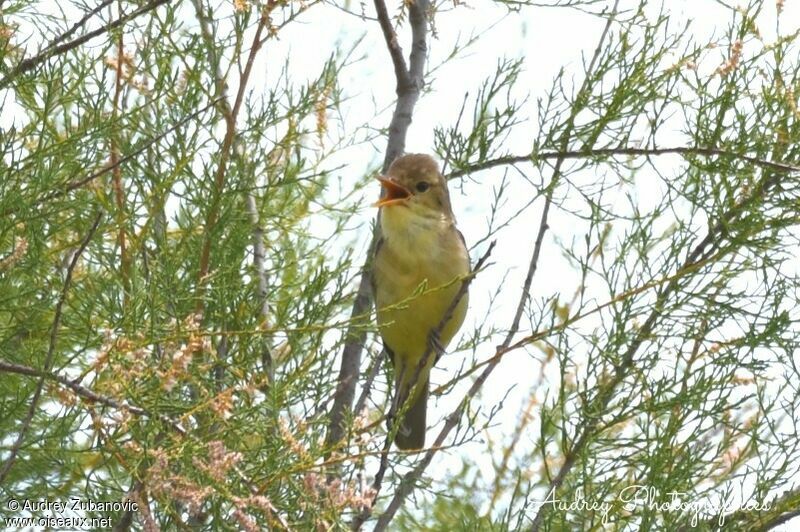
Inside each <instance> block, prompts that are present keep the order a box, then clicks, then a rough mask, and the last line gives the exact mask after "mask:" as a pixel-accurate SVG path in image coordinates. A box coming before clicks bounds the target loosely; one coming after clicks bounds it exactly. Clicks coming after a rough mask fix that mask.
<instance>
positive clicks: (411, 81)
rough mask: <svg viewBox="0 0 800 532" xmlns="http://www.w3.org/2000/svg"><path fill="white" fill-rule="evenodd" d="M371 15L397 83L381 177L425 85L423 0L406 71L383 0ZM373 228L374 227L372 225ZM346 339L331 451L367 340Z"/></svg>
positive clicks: (359, 305)
mask: <svg viewBox="0 0 800 532" xmlns="http://www.w3.org/2000/svg"><path fill="white" fill-rule="evenodd" d="M374 3H375V10H376V11H377V13H378V22H379V23H380V26H381V30H382V31H383V36H384V39H385V40H386V45H387V47H388V49H389V56H390V58H391V60H392V64H393V67H394V72H395V77H396V81H397V85H396V92H397V102H396V103H395V108H394V112H393V114H392V120H391V122H390V123H389V138H388V141H387V143H386V155H385V157H384V160H383V171H384V172H386V170H388V169H389V165H391V164H392V161H394V160H395V159H396V158H397V157H398V156H399V155H401V154H402V153H403V150H405V146H406V133H407V132H408V127H409V126H410V125H411V118H412V116H413V114H414V106H415V105H416V103H417V100H418V99H419V94H420V91H421V90H422V87H423V85H424V74H425V55H426V51H427V49H428V48H427V44H426V39H427V31H428V28H427V20H426V11H427V8H428V0H415V1H414V2H412V3H411V4H410V6H409V10H410V20H411V37H412V50H411V54H410V57H409V60H410V65H411V66H410V67H409V66H407V65H406V62H405V60H404V59H403V51H402V49H401V48H400V44H399V43H398V41H397V35H396V34H395V32H394V29H393V27H392V23H391V20H390V19H389V13H388V11H387V9H386V3H385V2H384V0H374ZM376 227H377V225H376ZM376 243H377V229H376V232H374V233H373V235H372V242H371V243H370V245H369V249H368V251H367V257H366V259H365V260H364V264H363V266H362V267H361V277H360V279H359V283H358V291H357V292H356V298H355V300H354V301H353V308H352V309H351V311H350V316H351V318H356V317H360V316H363V315H365V314H367V313H368V312H369V310H370V307H371V305H372V287H371V282H370V276H371V270H372V256H373V254H374V252H375V245H376ZM351 323H352V325H350V326H349V327H348V329H347V331H346V333H345V344H344V348H343V350H342V362H341V366H340V368H339V376H338V377H337V381H336V382H337V384H336V391H335V392H334V397H333V405H332V406H331V411H330V414H329V417H330V420H329V425H328V433H327V436H326V444H327V446H329V447H330V446H333V445H335V444H336V443H338V442H339V441H340V440H341V439H342V438H343V437H344V433H345V431H344V429H345V426H344V423H345V419H346V417H347V416H348V415H349V414H350V413H351V410H352V407H353V400H354V399H355V394H356V384H357V383H358V377H359V374H360V368H361V353H362V352H363V350H364V343H365V342H366V339H367V334H366V331H365V330H364V328H363V326H362V324H360V323H358V320H355V319H354V320H351Z"/></svg>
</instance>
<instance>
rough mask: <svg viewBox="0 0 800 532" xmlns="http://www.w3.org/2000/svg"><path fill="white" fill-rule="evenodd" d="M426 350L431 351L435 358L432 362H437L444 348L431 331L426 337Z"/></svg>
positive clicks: (437, 335)
mask: <svg viewBox="0 0 800 532" xmlns="http://www.w3.org/2000/svg"><path fill="white" fill-rule="evenodd" d="M428 349H430V350H431V353H432V354H433V356H434V357H435V359H434V360H439V357H440V356H442V355H443V354H444V347H443V346H442V342H441V339H440V338H439V333H438V332H437V331H431V333H430V334H429V335H428Z"/></svg>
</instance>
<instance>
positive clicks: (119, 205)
mask: <svg viewBox="0 0 800 532" xmlns="http://www.w3.org/2000/svg"><path fill="white" fill-rule="evenodd" d="M121 10H122V6H121V5H120V11H121ZM123 35H124V33H123V32H122V31H120V32H119V37H118V40H117V68H116V69H115V70H116V72H115V73H116V78H115V80H114V99H113V101H112V118H111V121H112V123H113V124H114V126H113V128H112V130H111V135H110V143H111V157H110V163H111V164H110V165H111V167H112V168H113V169H114V170H113V171H112V173H111V175H112V184H113V188H114V202H115V206H116V209H117V212H116V218H117V225H118V226H119V228H118V233H117V244H118V245H119V258H120V261H119V262H120V277H121V278H122V308H123V310H125V309H127V308H128V299H129V298H130V295H131V261H130V257H129V256H128V249H127V247H128V246H127V238H126V231H125V189H124V187H123V185H122V167H121V166H120V165H119V158H120V155H119V141H118V138H117V135H118V133H119V99H120V96H121V94H122V77H123V63H124V60H125V48H124V44H123Z"/></svg>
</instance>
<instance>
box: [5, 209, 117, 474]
mask: <svg viewBox="0 0 800 532" xmlns="http://www.w3.org/2000/svg"><path fill="white" fill-rule="evenodd" d="M102 219H103V211H99V212H98V213H97V215H96V216H95V218H94V222H93V223H92V226H91V228H89V232H88V233H86V236H85V237H84V239H83V240H82V241H81V244H80V246H79V247H78V250H77V251H76V252H75V253H74V254H73V255H72V260H70V262H69V265H68V266H67V273H66V276H65V277H64V286H62V288H61V294H59V296H58V302H57V303H56V308H55V312H54V316H53V324H52V326H51V328H50V343H49V344H48V346H47V355H46V356H45V359H44V369H43V370H42V375H40V376H39V383H38V384H37V385H36V390H34V392H33V397H32V398H31V404H30V406H29V407H28V414H27V415H26V416H25V419H24V420H23V421H22V426H21V427H20V429H19V433H18V434H17V439H16V441H14V443H13V444H12V445H11V450H10V451H9V454H8V458H6V461H5V463H4V464H3V468H2V469H0V485H2V484H3V481H4V480H5V478H6V475H8V472H9V471H10V470H11V466H13V465H14V461H15V460H16V459H17V454H18V453H19V450H20V447H22V441H23V440H24V439H25V435H26V434H27V432H28V429H30V426H31V422H32V421H33V416H34V415H36V410H37V409H38V408H39V399H41V396H42V390H43V389H44V381H45V376H44V374H45V373H49V372H50V369H51V368H52V367H53V361H54V359H55V355H56V340H57V339H58V331H59V329H60V328H61V314H62V310H63V308H64V302H65V301H66V300H67V292H69V289H70V287H71V286H72V273H73V272H74V271H75V266H77V264H78V261H79V260H80V258H81V255H82V254H83V252H84V250H86V247H87V246H88V245H89V242H90V241H91V240H92V237H94V234H95V232H96V231H97V228H98V226H99V225H100V221H101V220H102Z"/></svg>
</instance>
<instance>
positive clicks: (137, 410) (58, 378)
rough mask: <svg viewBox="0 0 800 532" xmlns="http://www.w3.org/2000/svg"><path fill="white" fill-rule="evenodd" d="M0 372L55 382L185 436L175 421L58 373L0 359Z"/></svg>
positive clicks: (92, 401)
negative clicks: (151, 420)
mask: <svg viewBox="0 0 800 532" xmlns="http://www.w3.org/2000/svg"><path fill="white" fill-rule="evenodd" d="M0 372H5V373H15V374H17V375H27V376H29V377H39V378H40V379H44V380H48V381H52V382H57V383H59V384H61V385H62V386H64V387H66V388H69V389H70V390H72V391H73V392H74V393H75V395H77V396H78V397H82V398H83V399H86V400H87V401H89V402H90V403H98V404H101V405H105V406H109V407H111V408H116V409H117V410H124V411H127V412H130V413H131V414H135V415H137V416H144V417H149V418H151V419H159V420H160V421H163V422H164V423H166V424H168V425H170V426H171V427H172V428H173V429H175V430H176V431H177V432H178V433H180V434H186V429H184V428H183V426H181V425H180V424H179V423H178V422H177V421H174V420H172V419H170V418H168V417H166V416H162V415H158V414H153V413H152V412H150V411H149V410H145V409H144V408H141V407H138V406H134V405H131V404H129V403H128V402H127V401H118V400H117V399H114V398H112V397H107V396H105V395H100V394H99V393H97V392H95V391H94V390H92V389H91V388H87V387H86V386H83V385H82V384H79V383H78V382H76V380H73V379H70V378H68V377H65V376H64V375H60V374H58V373H51V372H48V371H41V370H38V369H36V368H32V367H30V366H23V365H22V364H14V363H12V362H8V361H7V360H3V359H1V358H0Z"/></svg>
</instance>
